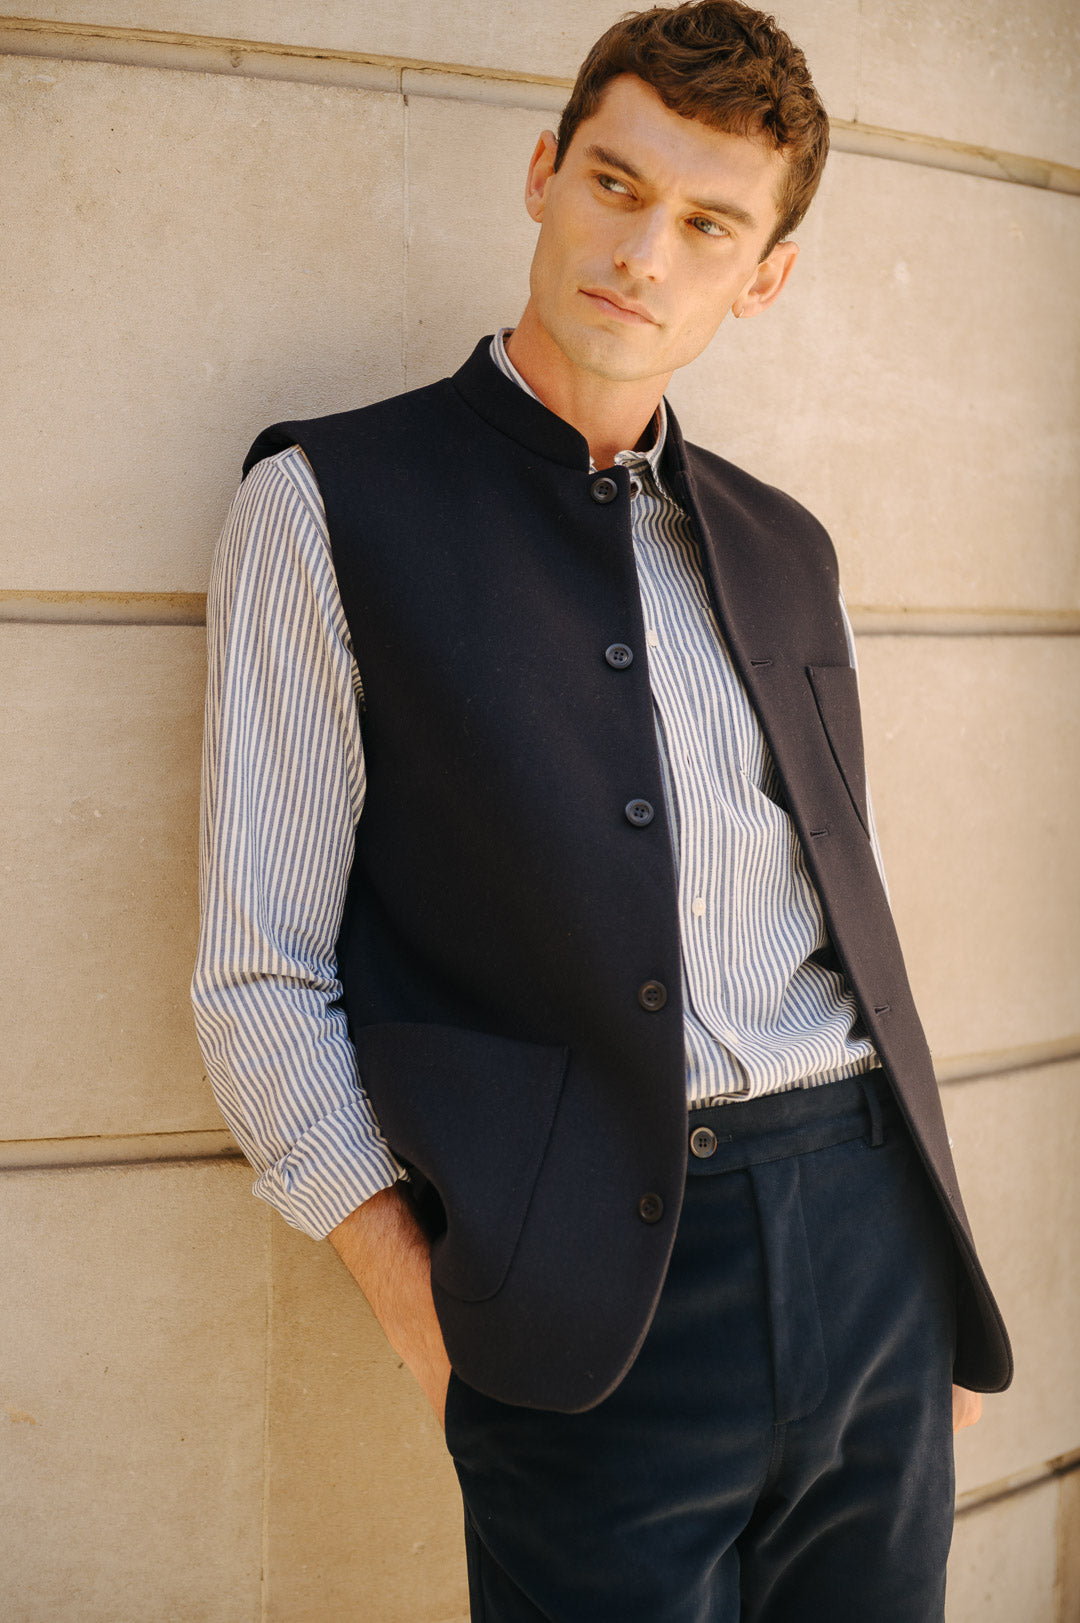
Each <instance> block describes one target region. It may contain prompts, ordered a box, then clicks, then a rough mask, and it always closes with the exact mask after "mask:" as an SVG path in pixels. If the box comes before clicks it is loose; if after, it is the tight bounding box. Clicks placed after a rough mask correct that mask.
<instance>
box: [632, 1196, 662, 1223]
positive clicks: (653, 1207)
mask: <svg viewBox="0 0 1080 1623" xmlns="http://www.w3.org/2000/svg"><path fill="white" fill-rule="evenodd" d="M637 1214H638V1216H639V1217H640V1218H641V1221H642V1222H643V1223H659V1221H660V1219H661V1218H662V1217H663V1215H664V1202H663V1201H662V1200H661V1199H660V1196H659V1195H651V1194H650V1195H642V1197H641V1199H640V1200H639V1201H638V1203H637Z"/></svg>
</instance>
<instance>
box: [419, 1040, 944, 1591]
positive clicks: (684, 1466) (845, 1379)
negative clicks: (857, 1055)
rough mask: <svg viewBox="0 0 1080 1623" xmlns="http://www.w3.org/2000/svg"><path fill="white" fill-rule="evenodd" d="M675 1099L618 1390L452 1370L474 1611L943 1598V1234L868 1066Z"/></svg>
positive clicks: (898, 1124) (454, 1434) (449, 1425)
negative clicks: (666, 1217) (494, 1393)
mask: <svg viewBox="0 0 1080 1623" xmlns="http://www.w3.org/2000/svg"><path fill="white" fill-rule="evenodd" d="M689 1123H690V1125H689V1128H688V1131H692V1132H697V1133H698V1136H697V1137H696V1139H695V1141H694V1142H695V1144H696V1146H697V1148H698V1149H699V1150H700V1149H702V1148H704V1149H708V1148H709V1137H710V1135H708V1134H706V1135H704V1136H702V1135H701V1134H700V1129H701V1128H702V1127H708V1128H709V1129H710V1130H711V1134H714V1135H715V1138H716V1141H717V1142H716V1147H715V1150H714V1151H713V1153H712V1154H710V1155H707V1156H705V1157H704V1158H700V1157H699V1156H696V1155H691V1158H690V1171H689V1175H688V1178H687V1190H686V1204H685V1207H684V1211H683V1215H682V1218H681V1220H680V1225H679V1231H678V1235H677V1238H676V1243H675V1250H674V1254H673V1259H672V1264H671V1269H670V1272H669V1275H668V1278H667V1281H666V1283H665V1286H664V1290H663V1293H662V1295H661V1299H660V1304H659V1307H658V1309H657V1313H656V1317H655V1319H654V1321H653V1324H652V1326H651V1328H650V1330H649V1333H648V1336H647V1337H646V1340H645V1342H644V1344H643V1346H642V1349H641V1352H640V1354H639V1355H638V1358H637V1359H636V1361H635V1363H634V1365H633V1367H632V1368H631V1370H630V1372H629V1374H628V1375H627V1376H626V1378H625V1380H624V1381H623V1382H622V1383H621V1384H620V1386H619V1387H618V1388H617V1389H616V1391H615V1392H613V1393H612V1394H611V1396H610V1397H608V1398H607V1399H605V1401H604V1402H603V1403H601V1404H599V1405H598V1406H597V1407H596V1408H594V1409H591V1410H589V1411H588V1412H586V1413H584V1414H576V1415H565V1414H552V1413H549V1412H546V1411H543V1410H536V1409H522V1408H516V1407H511V1406H508V1405H505V1404H501V1403H498V1402H495V1401H494V1400H492V1399H490V1398H487V1397H484V1396H482V1395H481V1394H480V1393H478V1392H475V1391H473V1390H472V1389H471V1388H470V1387H468V1386H466V1385H465V1383H464V1382H462V1381H461V1380H460V1379H458V1378H457V1377H456V1376H455V1377H453V1378H452V1379H451V1383H450V1392H449V1395H448V1400H447V1421H446V1435H447V1444H448V1446H449V1448H450V1451H451V1453H452V1454H453V1457H454V1462H455V1464H456V1467H457V1471H458V1477H459V1480H460V1483H461V1489H462V1495H463V1498H464V1501H465V1522H466V1546H467V1554H468V1562H469V1586H470V1595H471V1604H472V1618H473V1623H941V1620H942V1618H943V1615H944V1595H945V1562H946V1558H947V1555H948V1549H949V1541H950V1537H951V1532H952V1506H953V1452H952V1426H951V1371H952V1362H953V1345H954V1339H955V1312H954V1301H955V1274H954V1253H953V1246H952V1242H951V1239H950V1238H949V1235H948V1232H947V1229H946V1227H945V1223H944V1219H943V1218H942V1216H941V1213H940V1209H939V1206H938V1203H937V1201H936V1199H935V1197H934V1195H933V1193H932V1191H931V1190H930V1188H929V1185H928V1182H927V1179H926V1176H925V1173H924V1171H923V1169H922V1166H921V1164H920V1162H919V1160H918V1157H917V1155H916V1152H915V1151H914V1149H913V1147H912V1145H911V1142H910V1139H909V1137H908V1134H907V1130H906V1128H905V1127H904V1125H903V1122H902V1119H901V1117H900V1114H899V1111H898V1110H897V1108H896V1106H895V1105H894V1104H893V1102H892V1099H891V1094H890V1092H889V1089H888V1087H887V1085H886V1084H885V1082H884V1079H883V1078H882V1076H881V1073H880V1072H876V1073H874V1074H873V1075H872V1076H871V1077H868V1078H865V1079H862V1080H856V1079H852V1080H849V1081H845V1082H836V1083H830V1084H827V1085H826V1086H823V1087H821V1088H818V1089H814V1090H808V1091H799V1092H794V1093H789V1094H782V1095H776V1096H773V1097H770V1098H766V1099H762V1100H755V1101H751V1102H749V1103H746V1104H733V1105H725V1106H721V1107H718V1108H713V1109H709V1110H705V1111H695V1112H693V1113H692V1115H691V1116H690V1118H689Z"/></svg>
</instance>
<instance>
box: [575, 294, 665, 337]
mask: <svg viewBox="0 0 1080 1623" xmlns="http://www.w3.org/2000/svg"><path fill="white" fill-rule="evenodd" d="M581 292H582V293H584V295H585V297H586V298H587V299H591V300H592V302H593V303H594V304H595V305H597V306H598V307H599V308H600V309H601V310H603V312H604V314H605V315H613V316H615V318H616V319H617V320H621V321H629V322H632V323H634V324H635V325H638V324H645V325H647V326H650V327H656V326H658V325H659V323H658V322H657V320H656V317H655V316H652V315H650V314H649V312H648V310H646V308H645V306H644V305H643V304H635V303H634V301H633V299H621V298H620V297H619V295H618V294H617V293H612V292H611V290H610V288H601V287H583V288H582V289H581Z"/></svg>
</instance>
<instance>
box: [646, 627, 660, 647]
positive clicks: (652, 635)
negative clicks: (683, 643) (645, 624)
mask: <svg viewBox="0 0 1080 1623" xmlns="http://www.w3.org/2000/svg"><path fill="white" fill-rule="evenodd" d="M645 641H646V642H647V643H648V645H649V647H650V648H659V646H660V638H659V637H658V636H657V635H656V632H655V631H653V630H651V629H650V630H649V631H646V633H645Z"/></svg>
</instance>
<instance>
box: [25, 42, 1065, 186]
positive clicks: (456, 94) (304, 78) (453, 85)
mask: <svg viewBox="0 0 1080 1623" xmlns="http://www.w3.org/2000/svg"><path fill="white" fill-rule="evenodd" d="M0 51H6V52H8V53H9V54H11V55H15V56H19V55H22V56H27V57H39V58H41V57H45V58H52V59H58V58H59V59H68V60H75V61H98V62H111V63H114V64H116V65H118V66H128V67H149V68H161V69H175V70H178V71H181V72H184V71H186V72H196V73H223V74H227V75H232V76H233V77H239V78H268V79H282V80H286V81H293V82H298V83H308V84H318V85H331V86H334V85H336V86H339V87H344V88H352V89H367V90H371V91H376V92H382V93H388V94H407V93H411V94H413V95H427V96H437V97H444V98H449V99H452V100H459V101H479V102H486V103H489V104H497V105H504V106H517V107H530V108H532V109H534V110H536V111H549V112H558V111H560V110H561V107H562V105H563V103H564V101H565V100H566V97H567V94H568V93H569V90H570V87H571V83H572V81H571V80H570V79H566V78H562V77H559V76H556V75H552V74H541V73H529V72H527V71H524V70H521V69H510V68H498V67H489V66H483V65H477V64H475V63H468V62H434V61H430V60H427V59H425V58H421V57H409V56H394V55H382V54H378V53H375V52H368V51H347V50H339V49H334V48H329V47H326V48H324V47H320V46H314V45H289V44H281V43H276V42H273V41H269V40H252V39H236V38H232V37H225V36H217V35H212V34H189V33H174V32H168V31H165V30H159V29H149V28H120V27H112V26H109V25H107V24H103V23H72V22H52V21H46V20H43V19H39V18H30V17H16V16H0ZM855 110H856V111H857V110H858V109H857V107H856V109H855ZM831 129H832V144H833V147H834V149H835V150H836V151H838V152H849V153H853V154H855V155H857V156H862V157H873V158H884V159H893V160H895V161H897V162H901V163H914V164H919V165H922V166H924V167H929V168H937V169H946V170H953V171H956V172H959V173H962V174H968V175H972V176H976V177H979V178H981V179H987V180H998V181H1004V182H1006V183H1009V184H1012V185H1021V186H1032V187H1036V188H1038V189H1041V190H1046V191H1053V192H1062V193H1066V194H1070V195H1080V168H1076V167H1074V166H1072V165H1069V164H1065V163H1059V162H1057V161H1056V160H1055V159H1052V158H1040V157H1037V156H1034V155H1032V154H1030V153H1016V152H1006V151H1004V150H1003V149H1000V148H997V147H992V146H983V145H979V144H977V143H972V142H965V141H954V140H950V139H946V138H945V137H941V136H935V135H929V134H925V133H919V132H916V131H905V130H893V129H886V128H884V127H880V126H876V125H864V124H859V123H858V122H856V121H852V120H848V119H840V118H837V119H833V120H832V121H831Z"/></svg>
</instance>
